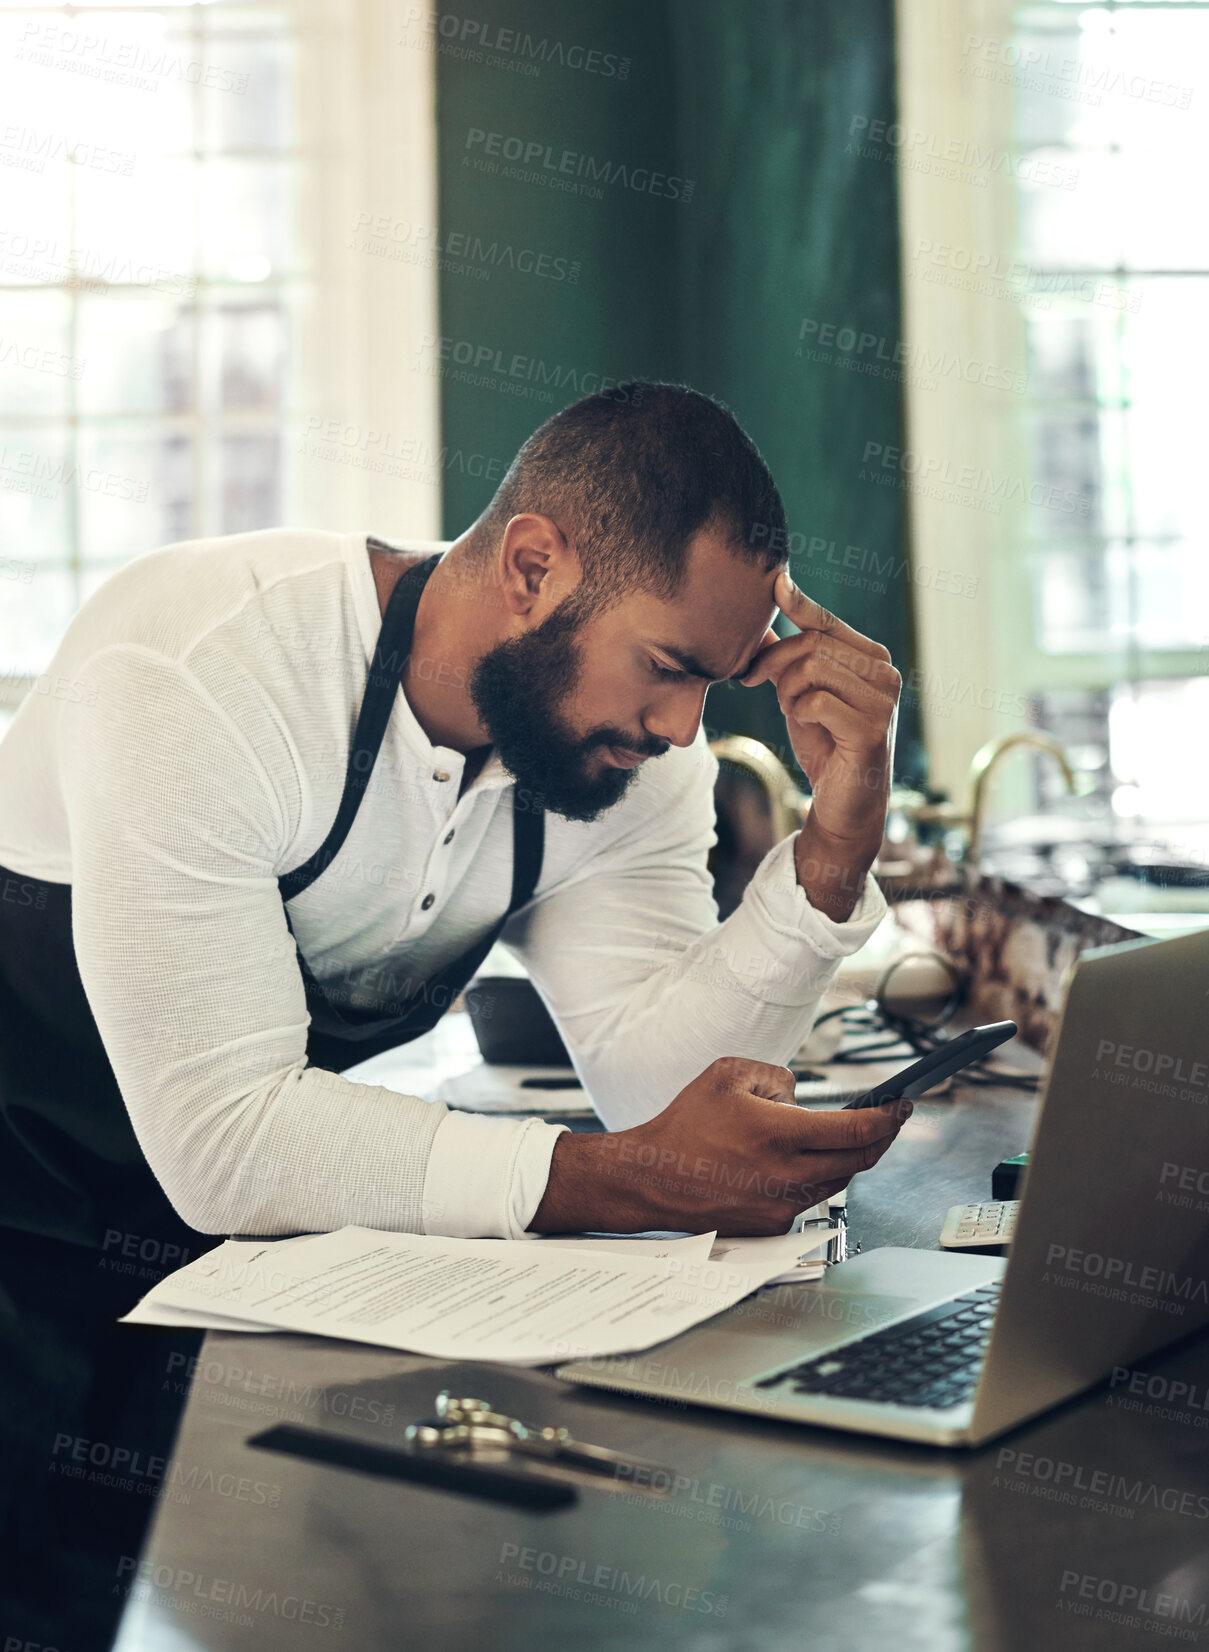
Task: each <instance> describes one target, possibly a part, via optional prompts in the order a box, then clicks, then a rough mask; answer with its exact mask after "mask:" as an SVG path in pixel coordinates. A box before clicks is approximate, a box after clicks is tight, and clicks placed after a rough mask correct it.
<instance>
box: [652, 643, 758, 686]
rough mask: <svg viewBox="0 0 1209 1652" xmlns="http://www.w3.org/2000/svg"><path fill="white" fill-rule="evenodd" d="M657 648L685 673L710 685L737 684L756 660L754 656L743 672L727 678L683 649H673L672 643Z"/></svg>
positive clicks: (658, 644) (737, 672)
mask: <svg viewBox="0 0 1209 1652" xmlns="http://www.w3.org/2000/svg"><path fill="white" fill-rule="evenodd" d="M655 646H656V648H658V649H659V651H660V653H662V654H668V655H670V656H671V658H672V659H673V660H675V662H676V664H677V665H679V666H683V668H684V669H685V671H688V672H690V673H691V674H692V675H693V676H694V677H704V678H705V680H706V682H710V683H737V682H738V681H739V679H740V677H746V675H747V673H748V672H749V671H750V670H751V668H752V666H753V665H754V664H755V658H756V656H755V654H753V655H752V657H751V659H750V660H749V661H748V662H747V664H746V665H745V666H744V667H743V668H742V670H741V671H736V672H735V674H734V676H733V677H725V676H721V675H719V673H718V672H716V671H711V670H710V669H709V667H708V666H705V665H702V664H701V661H700V660H699V659H697V658H696V656H695V655H693V654H689V653H687V652H686V651H685V650H684V649H683V648H673V647H672V645H671V644H670V643H666V642H660V643H656V644H655Z"/></svg>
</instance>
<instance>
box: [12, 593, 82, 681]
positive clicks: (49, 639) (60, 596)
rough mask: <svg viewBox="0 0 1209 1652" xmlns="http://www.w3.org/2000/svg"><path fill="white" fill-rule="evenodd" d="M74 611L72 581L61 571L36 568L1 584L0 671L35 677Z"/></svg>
mask: <svg viewBox="0 0 1209 1652" xmlns="http://www.w3.org/2000/svg"><path fill="white" fill-rule="evenodd" d="M74 610H75V582H74V580H73V579H72V576H71V575H70V574H69V573H67V572H65V571H63V570H54V571H52V570H50V569H39V571H38V572H37V573H36V574H35V575H34V577H33V578H32V579H30V580H14V581H12V582H11V584H10V583H9V582H7V581H6V582H5V584H4V600H3V602H0V674H3V675H4V676H6V677H17V676H37V674H38V673H39V672H40V671H43V670H45V668H46V664H47V661H48V660H49V659H50V657H51V655H52V654H53V653H54V651H55V649H56V648H57V647H58V646H59V643H60V641H61V640H62V637H63V633H64V631H66V629H67V626H68V622H69V621H70V619H71V616H72V613H73V612H74Z"/></svg>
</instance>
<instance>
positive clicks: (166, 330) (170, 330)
mask: <svg viewBox="0 0 1209 1652" xmlns="http://www.w3.org/2000/svg"><path fill="white" fill-rule="evenodd" d="M79 313H80V322H79V335H78V336H79V341H80V352H81V354H82V356H83V357H84V360H85V363H86V366H85V369H84V373H83V375H82V377H81V380H80V409H81V411H82V412H83V413H86V414H87V413H107V414H112V413H182V412H185V411H187V410H188V409H189V408H190V406H191V405H192V401H193V396H192V386H193V328H194V324H195V323H194V317H193V313H192V311H191V310H189V309H186V308H185V307H183V306H182V305H181V304H179V303H178V302H176V301H175V300H173V299H171V298H168V297H146V298H143V297H138V296H135V295H129V296H127V295H126V294H124V293H115V294H109V293H106V294H105V295H104V296H103V297H99V298H81V300H80V312H79Z"/></svg>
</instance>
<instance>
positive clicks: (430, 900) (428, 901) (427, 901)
mask: <svg viewBox="0 0 1209 1652" xmlns="http://www.w3.org/2000/svg"><path fill="white" fill-rule="evenodd" d="M436 898H437V897H436V896H435V895H425V897H424V899H423V900H422V901H421V902H420V905H421V906H422V907H423V909H424V911H425V912H427V911H428V908H429V907H430V906H431V905H432V903H433V901H435V900H436Z"/></svg>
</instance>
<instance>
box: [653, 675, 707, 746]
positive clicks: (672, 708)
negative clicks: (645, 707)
mask: <svg viewBox="0 0 1209 1652" xmlns="http://www.w3.org/2000/svg"><path fill="white" fill-rule="evenodd" d="M708 687H709V684H708V683H703V684H702V686H701V687H700V688H695V689H688V690H678V691H677V692H676V693H675V694H669V695H668V696H667V698H666V699H665V700H662V701H661V702H660V704H659V705H658V706H657V707H656V708H655V709H653V710H652V711H649V712H648V713H647V715H646V716H645V717H644V718H643V726H644V727H645V729H646V731H647V733H648V734H652V735H654V736H655V738H656V739H657V740H666V741H668V743H669V744H670V745H673V746H691V745H692V743H693V741H694V740H695V739H696V738H697V730H698V729H699V728H700V727H701V714H702V712H703V711H704V709H705V693H706V689H707V688H708Z"/></svg>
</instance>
